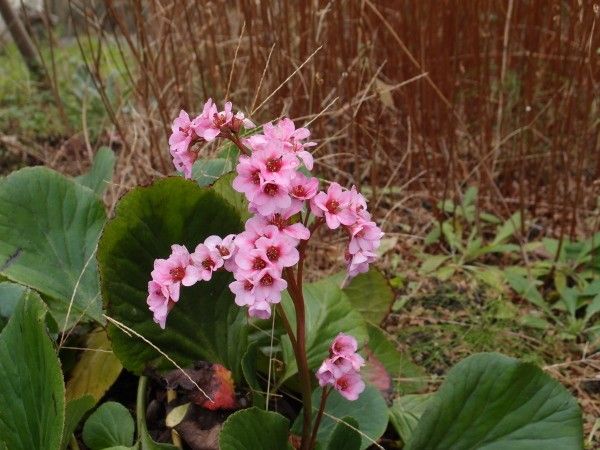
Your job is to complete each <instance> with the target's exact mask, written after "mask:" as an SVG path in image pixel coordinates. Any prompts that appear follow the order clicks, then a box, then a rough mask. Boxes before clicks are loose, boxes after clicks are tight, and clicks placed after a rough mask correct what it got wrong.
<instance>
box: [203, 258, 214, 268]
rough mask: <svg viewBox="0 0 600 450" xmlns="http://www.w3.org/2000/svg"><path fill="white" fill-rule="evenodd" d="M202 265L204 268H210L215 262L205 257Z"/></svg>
mask: <svg viewBox="0 0 600 450" xmlns="http://www.w3.org/2000/svg"><path fill="white" fill-rule="evenodd" d="M202 267H204V268H205V269H206V270H212V269H213V267H215V262H214V261H213V260H212V259H210V258H206V259H205V260H204V261H202Z"/></svg>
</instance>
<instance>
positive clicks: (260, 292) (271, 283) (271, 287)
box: [254, 268, 287, 303]
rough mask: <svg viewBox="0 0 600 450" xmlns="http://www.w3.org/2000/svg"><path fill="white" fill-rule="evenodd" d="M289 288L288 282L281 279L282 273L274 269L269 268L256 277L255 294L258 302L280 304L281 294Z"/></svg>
mask: <svg viewBox="0 0 600 450" xmlns="http://www.w3.org/2000/svg"><path fill="white" fill-rule="evenodd" d="M286 288H287V282H286V281H285V280H284V279H283V278H281V273H279V272H278V271H277V270H275V269H273V268H267V269H265V270H263V271H262V272H260V273H259V275H258V276H257V277H256V284H255V286H254V293H255V295H256V297H255V298H256V299H257V300H258V301H261V300H264V301H268V302H269V303H279V301H280V300H281V292H282V291H283V290H284V289H286Z"/></svg>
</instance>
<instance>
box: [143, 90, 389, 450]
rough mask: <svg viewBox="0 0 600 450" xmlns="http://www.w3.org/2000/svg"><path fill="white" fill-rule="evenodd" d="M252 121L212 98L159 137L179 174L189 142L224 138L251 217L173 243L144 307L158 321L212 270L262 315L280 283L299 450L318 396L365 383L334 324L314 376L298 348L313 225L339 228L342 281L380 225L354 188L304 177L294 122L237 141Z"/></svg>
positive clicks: (302, 345)
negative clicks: (233, 229) (286, 301)
mask: <svg viewBox="0 0 600 450" xmlns="http://www.w3.org/2000/svg"><path fill="white" fill-rule="evenodd" d="M254 126H255V125H254V124H253V123H252V122H251V121H250V120H248V119H247V118H245V116H244V114H243V113H241V112H238V113H236V114H233V112H232V106H231V103H229V102H228V103H225V106H224V109H223V111H218V109H217V106H216V105H215V103H213V101H212V100H208V101H207V102H206V104H205V105H204V108H203V110H202V113H201V114H200V115H199V116H197V117H195V118H193V119H191V118H190V116H189V115H188V113H186V112H185V111H181V113H180V114H179V116H178V117H177V118H176V119H175V120H174V122H173V126H172V134H171V137H170V139H169V144H170V151H171V155H172V157H173V164H174V166H175V168H176V169H177V170H179V171H180V172H182V173H183V175H184V176H185V177H186V178H190V177H191V174H192V165H193V163H194V162H195V161H196V160H197V158H198V148H199V145H198V144H202V143H205V142H211V141H213V140H215V139H226V140H229V141H231V142H232V143H233V144H235V146H237V148H238V149H239V152H240V157H239V162H238V164H237V167H236V177H235V179H234V180H233V189H235V190H236V191H237V192H239V193H241V194H243V195H244V196H245V198H246V199H247V200H248V204H249V206H248V209H249V211H250V213H251V214H252V216H251V217H250V218H249V219H248V220H247V222H246V224H245V227H244V228H245V229H244V231H243V232H241V233H239V234H237V235H231V234H230V235H227V236H210V237H208V238H206V239H205V240H204V242H199V243H198V245H197V246H196V247H195V248H194V249H187V248H185V247H184V246H183V245H178V244H173V246H172V252H171V254H170V255H168V256H167V257H166V259H157V260H156V261H155V262H154V270H153V271H152V274H151V280H150V281H149V282H148V299H147V303H148V306H149V308H150V311H152V313H153V314H154V321H155V322H156V323H157V324H158V325H159V326H160V327H161V328H165V327H166V326H168V325H167V321H168V320H167V318H168V314H169V311H171V309H172V308H174V307H176V304H177V302H178V300H179V293H180V290H181V289H184V288H185V287H187V286H191V285H193V284H195V283H198V282H203V281H209V280H210V279H211V278H212V276H213V274H214V272H216V271H219V270H225V271H228V272H231V273H232V274H233V278H234V281H233V282H231V284H230V285H229V289H230V290H231V292H232V293H233V295H234V296H235V303H236V304H237V305H238V306H240V307H243V308H247V311H248V315H249V316H250V317H255V318H259V319H268V318H270V317H271V315H272V314H273V308H274V307H277V305H279V303H280V301H281V296H282V293H283V291H285V290H286V289H287V292H288V293H289V296H290V297H291V299H292V301H293V304H294V308H295V314H296V330H293V329H292V328H291V326H290V320H289V318H287V317H286V315H285V312H284V310H283V308H278V314H280V316H281V318H282V321H283V323H284V326H285V327H286V331H287V334H288V336H289V338H290V340H291V342H292V347H293V349H294V354H295V358H296V362H297V365H298V369H299V378H300V383H301V386H302V402H303V411H304V417H303V419H304V421H303V430H302V438H301V443H300V448H301V449H308V448H314V446H315V445H316V443H315V440H316V433H317V429H318V427H319V422H320V419H321V416H322V413H323V409H324V405H325V402H326V400H327V395H328V393H329V392H330V390H331V389H335V390H337V391H338V392H339V393H340V394H341V395H342V396H343V397H345V398H346V399H348V400H356V399H357V398H358V397H359V395H360V394H361V392H362V391H363V390H364V389H365V383H364V381H363V380H362V378H361V375H360V369H361V366H363V365H364V359H363V358H362V357H361V356H360V355H359V354H358V353H357V351H358V344H357V341H356V339H355V338H354V337H352V336H350V335H347V334H344V333H343V330H340V331H342V332H341V333H340V334H339V335H338V336H337V337H336V338H335V339H334V341H333V342H332V343H331V347H330V353H329V357H328V358H327V359H325V361H323V364H322V365H321V367H320V368H319V369H318V371H317V372H316V374H311V373H310V372H309V366H308V363H307V354H306V319H305V303H304V296H303V271H304V263H305V260H306V251H307V243H308V241H309V240H310V239H311V237H312V236H313V235H314V234H315V232H316V231H317V230H318V229H319V228H322V227H325V228H328V229H330V230H337V229H340V228H341V229H343V230H344V231H345V233H346V236H347V242H346V247H345V252H344V255H345V261H346V265H347V278H348V279H349V278H352V277H354V276H356V275H358V274H359V273H363V272H366V271H367V270H368V268H369V264H371V263H372V262H374V261H375V259H376V257H377V249H378V247H379V245H380V241H381V238H382V235H383V233H382V231H381V230H380V228H379V227H378V226H377V224H376V223H375V222H373V221H372V220H371V215H370V213H369V212H368V210H367V202H366V200H365V198H364V196H363V195H362V194H361V193H360V192H359V191H358V189H357V188H356V187H355V186H352V188H351V189H346V188H344V187H342V186H340V185H339V184H338V183H335V182H333V183H330V184H329V185H328V186H326V187H325V188H324V189H323V190H319V180H318V179H317V178H315V177H313V176H311V175H310V172H309V171H310V170H311V169H312V168H313V157H312V155H311V153H310V152H309V149H310V147H312V146H314V145H315V143H314V142H310V141H308V139H309V137H310V131H309V130H308V129H307V128H296V127H295V125H294V122H293V121H292V120H290V119H288V118H284V119H281V120H279V121H278V122H277V123H275V124H273V123H266V124H264V125H263V126H262V133H260V134H259V133H256V134H253V135H251V136H250V137H247V138H245V137H242V136H241V135H240V131H241V130H242V128H245V129H249V128H253V127H254ZM313 376H316V378H317V379H318V382H319V384H320V386H322V387H323V391H322V392H323V395H322V397H321V405H320V407H319V411H320V413H319V415H318V416H317V418H316V420H315V421H314V423H312V417H311V409H312V406H311V391H312V388H311V383H312V381H311V377H313Z"/></svg>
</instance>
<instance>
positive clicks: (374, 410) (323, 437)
mask: <svg viewBox="0 0 600 450" xmlns="http://www.w3.org/2000/svg"><path fill="white" fill-rule="evenodd" d="M320 401H321V388H318V389H315V391H313V394H312V404H313V406H314V408H318V405H319V403H320ZM316 415H317V410H316V409H315V410H314V411H313V420H314V418H315V417H316ZM345 417H350V418H352V419H354V420H355V421H356V422H357V423H358V429H359V430H360V432H361V444H360V448H361V449H363V450H364V449H365V448H367V447H369V446H370V445H372V444H373V442H374V441H377V439H379V438H380V437H381V436H382V435H383V433H384V432H385V429H386V428H387V424H388V419H389V417H388V407H387V405H386V404H385V400H384V399H383V397H382V396H381V394H380V393H379V391H378V390H377V389H375V388H374V387H373V386H370V385H367V387H366V389H365V390H364V391H363V392H362V394H360V396H359V397H358V399H357V400H354V401H350V400H346V399H345V398H344V397H342V396H341V395H340V394H338V392H337V391H335V390H334V391H332V392H331V393H330V394H329V396H328V397H327V403H326V404H325V414H324V415H323V419H322V421H321V426H320V427H319V431H318V433H317V441H318V442H319V443H321V444H322V445H324V446H325V444H327V445H329V442H330V441H331V440H332V437H333V433H334V430H335V429H336V426H337V425H338V424H339V423H340V421H341V420H342V419H343V418H345ZM302 422H303V420H302V413H300V414H298V418H297V419H296V421H295V422H294V426H293V427H292V432H293V433H296V434H299V433H300V432H301V430H302Z"/></svg>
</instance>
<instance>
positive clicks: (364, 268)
mask: <svg viewBox="0 0 600 450" xmlns="http://www.w3.org/2000/svg"><path fill="white" fill-rule="evenodd" d="M345 257H346V265H347V271H348V276H350V277H355V276H356V275H358V274H359V273H365V272H368V271H369V264H371V263H372V262H374V261H375V260H376V259H377V255H376V254H375V253H373V252H370V251H361V252H358V253H355V254H354V255H352V254H350V252H346V255H345Z"/></svg>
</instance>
